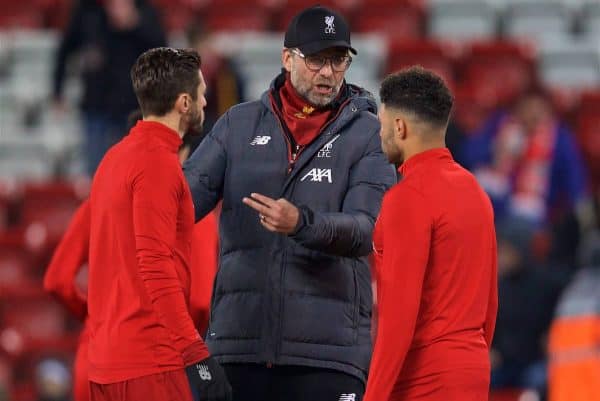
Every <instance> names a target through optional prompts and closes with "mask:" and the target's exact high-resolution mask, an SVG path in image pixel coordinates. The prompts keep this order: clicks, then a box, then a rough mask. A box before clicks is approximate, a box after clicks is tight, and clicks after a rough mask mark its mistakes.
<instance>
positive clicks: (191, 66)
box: [131, 47, 201, 116]
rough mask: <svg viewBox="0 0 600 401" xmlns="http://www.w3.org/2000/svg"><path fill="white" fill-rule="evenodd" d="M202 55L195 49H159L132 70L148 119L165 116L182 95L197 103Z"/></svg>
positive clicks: (140, 58) (151, 51) (144, 55)
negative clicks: (186, 95) (149, 116)
mask: <svg viewBox="0 0 600 401" xmlns="http://www.w3.org/2000/svg"><path fill="white" fill-rule="evenodd" d="M200 65H201V60H200V55H199V54H198V53H197V52H196V51H195V50H191V49H173V48H170V47H157V48H154V49H150V50H148V51H146V52H144V53H143V54H142V55H141V56H139V57H138V59H137V60H136V61H135V64H134V65H133V67H131V82H132V84H133V90H134V92H135V95H136V96H137V99H138V103H139V104H140V108H141V109H142V113H143V114H144V116H147V115H156V116H164V115H165V114H166V113H168V112H169V111H170V110H171V109H172V108H173V106H174V104H175V101H176V100H177V97H178V96H179V95H180V94H182V93H187V94H189V95H190V96H191V97H192V99H194V100H196V98H197V91H198V85H199V84H200V78H199V77H198V70H199V68H200Z"/></svg>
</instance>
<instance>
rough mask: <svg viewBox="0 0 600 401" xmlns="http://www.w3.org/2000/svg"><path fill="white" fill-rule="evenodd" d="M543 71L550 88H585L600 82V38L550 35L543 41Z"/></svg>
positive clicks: (540, 65)
mask: <svg viewBox="0 0 600 401" xmlns="http://www.w3.org/2000/svg"><path fill="white" fill-rule="evenodd" d="M539 52H540V54H539V62H538V65H539V67H538V68H539V71H540V78H541V80H542V82H543V83H544V84H545V85H547V86H548V87H550V88H563V89H573V90H579V91H581V90H583V89H586V88H590V87H599V86H600V49H599V48H598V39H597V38H596V39H593V40H589V41H588V40H582V39H571V38H560V37H559V38H549V39H547V40H543V41H541V42H540V50H539Z"/></svg>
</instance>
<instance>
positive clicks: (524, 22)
mask: <svg viewBox="0 0 600 401" xmlns="http://www.w3.org/2000/svg"><path fill="white" fill-rule="evenodd" d="M503 25H504V34H505V36H507V37H510V38H528V39H534V40H538V39H541V38H543V37H544V36H547V35H548V34H552V35H558V34H561V35H562V36H565V37H566V36H569V35H570V33H571V30H572V29H573V25H574V15H573V13H572V12H571V11H570V9H569V8H568V7H567V6H566V5H565V4H563V3H562V2H560V1H552V0H548V1H543V2H542V1H528V0H523V1H519V2H513V3H512V4H511V5H510V6H509V7H508V9H507V10H506V13H505V15H504V24H503Z"/></svg>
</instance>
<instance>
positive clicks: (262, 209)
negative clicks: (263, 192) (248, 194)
mask: <svg viewBox="0 0 600 401" xmlns="http://www.w3.org/2000/svg"><path fill="white" fill-rule="evenodd" d="M242 202H244V204H245V205H247V206H250V207H251V208H252V209H254V210H256V211H257V212H258V213H261V214H264V215H266V214H268V211H269V208H268V207H267V206H265V205H263V204H262V203H260V202H257V201H255V200H254V199H251V198H243V199H242Z"/></svg>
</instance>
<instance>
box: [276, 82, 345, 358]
mask: <svg viewBox="0 0 600 401" xmlns="http://www.w3.org/2000/svg"><path fill="white" fill-rule="evenodd" d="M269 97H270V100H271V107H272V109H273V111H274V112H275V114H276V115H277V118H276V120H277V122H278V123H279V127H280V128H281V132H283V137H284V138H285V141H286V144H287V148H288V149H287V151H288V168H287V174H288V175H289V174H290V173H291V172H292V171H293V169H294V166H295V164H296V161H297V160H298V157H300V154H301V153H302V151H303V150H304V148H305V146H301V145H298V144H297V143H296V141H295V140H294V138H293V136H292V135H291V134H290V133H289V132H288V130H287V129H285V128H284V126H283V123H282V122H281V120H282V119H283V118H282V116H281V115H280V114H279V110H278V108H277V107H276V104H275V99H274V98H273V95H271V94H269ZM349 102H350V99H347V100H346V101H345V102H344V103H342V104H341V105H340V107H339V108H338V111H337V113H336V114H335V116H334V117H333V118H331V119H330V120H329V122H328V123H327V124H325V125H324V126H323V128H321V130H320V131H319V134H318V135H317V138H318V137H319V136H320V135H321V134H322V133H323V132H324V131H325V129H326V128H327V127H329V125H330V124H331V123H332V122H333V121H335V120H336V119H337V118H338V117H339V115H340V114H341V112H342V110H343V108H344V107H345V106H346V105H347V104H348V103H349ZM286 254H287V252H286V251H285V248H284V251H283V256H282V266H281V278H280V282H279V288H280V292H281V294H280V295H279V327H278V331H277V333H276V336H275V355H274V359H275V360H277V358H279V354H280V352H281V346H280V344H281V342H282V341H283V339H282V338H281V337H282V332H283V319H282V318H281V316H282V315H283V299H284V297H283V279H284V277H285V265H286V264H285V258H286ZM266 366H267V368H271V367H273V363H272V361H267V364H266Z"/></svg>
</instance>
